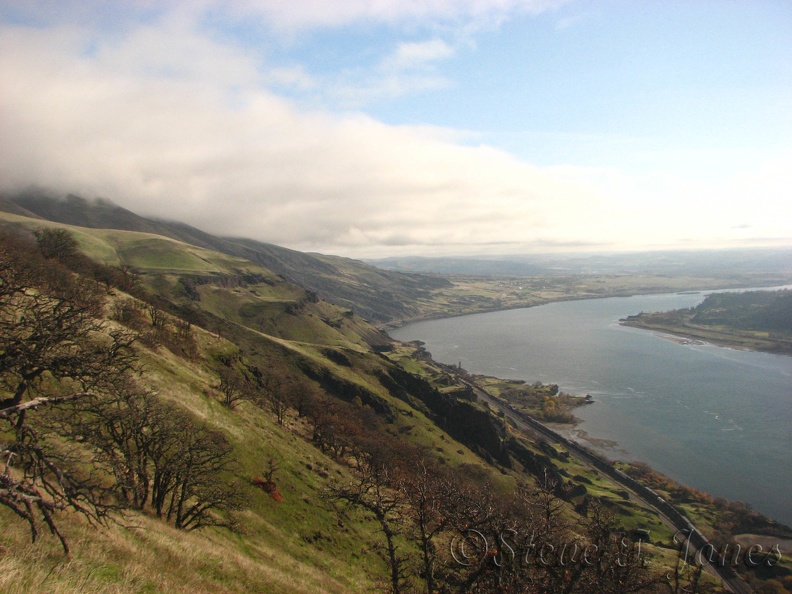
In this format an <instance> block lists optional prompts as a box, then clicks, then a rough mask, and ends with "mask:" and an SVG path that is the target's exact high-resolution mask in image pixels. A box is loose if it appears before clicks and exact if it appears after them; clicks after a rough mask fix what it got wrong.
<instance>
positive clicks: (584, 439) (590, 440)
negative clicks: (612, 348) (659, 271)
mask: <svg viewBox="0 0 792 594" xmlns="http://www.w3.org/2000/svg"><path fill="white" fill-rule="evenodd" d="M643 294H648V295H664V294H667V293H654V292H651V293H632V294H631V295H609V296H599V297H588V296H586V297H579V298H565V299H557V300H553V301H548V302H546V303H539V304H533V305H526V306H517V307H500V308H495V309H491V310H489V311H487V312H484V311H482V312H475V313H490V312H494V311H510V310H514V309H527V308H529V307H534V306H536V305H545V304H547V303H553V302H561V301H583V300H589V299H592V298H595V299H609V298H612V297H617V296H618V297H627V296H633V295H643ZM668 294H671V292H669V293H668ZM464 315H474V314H473V313H461V314H454V315H432V316H429V317H425V318H420V319H410V320H400V321H399V322H398V323H397V324H394V325H393V328H399V327H402V326H404V325H407V324H409V323H413V322H419V321H426V320H429V319H446V318H448V319H451V318H455V317H461V316H464ZM622 325H625V326H631V324H622ZM633 327H637V326H633ZM639 329H641V330H647V329H648V330H653V331H655V336H657V337H658V338H662V339H664V340H668V341H671V342H674V343H676V344H680V345H691V346H699V345H711V344H713V343H714V341H712V342H710V341H704V340H702V339H700V338H698V337H695V336H689V335H688V336H685V335H680V334H673V333H671V332H668V333H667V334H665V335H661V334H660V332H666V330H665V329H660V328H653V327H639ZM688 341H691V342H688ZM713 346H719V347H721V346H722V347H727V348H729V347H730V348H735V346H734V345H729V344H723V345H717V344H716V345H713ZM736 348H739V349H740V350H747V351H755V352H767V351H759V350H757V349H750V348H745V347H743V348H740V347H739V346H738V347H736ZM774 354H788V353H774ZM433 360H434V359H433ZM439 364H440V365H441V366H446V365H445V364H443V363H439ZM451 367H454V366H453V365H451ZM462 371H463V373H465V372H464V370H462ZM465 377H466V376H465ZM490 377H492V378H494V379H497V380H499V381H504V382H506V381H514V380H509V379H508V378H498V377H496V376H494V375H493V376H490ZM460 379H461V380H462V381H463V383H465V382H464V379H463V378H460ZM474 381H475V379H474ZM517 381H525V380H517ZM476 383H478V382H476ZM479 389H482V390H483V391H484V390H485V389H484V388H481V387H480V388H479ZM579 397H580V398H582V397H583V396H582V395H581V396H579ZM491 398H493V399H495V400H499V399H500V397H498V396H495V395H494V394H492V395H491ZM506 403H507V405H506V406H507V407H508V408H512V407H511V403H509V401H508V400H506ZM594 403H596V401H594ZM583 405H584V404H581V405H578V406H583ZM501 406H502V405H501ZM574 408H577V407H572V408H571V409H570V411H571V410H573V409H574ZM514 412H517V411H516V410H514ZM521 414H527V415H529V416H530V415H531V413H530V412H521ZM573 418H574V420H573V422H571V423H554V422H549V421H543V420H539V419H532V420H533V421H534V422H535V423H536V424H538V425H542V426H543V427H545V428H546V429H547V430H549V431H552V432H555V433H557V434H558V435H560V436H561V437H563V438H565V439H566V440H568V441H570V442H572V443H575V444H577V445H578V446H579V447H582V448H585V449H589V450H591V451H592V453H595V454H596V455H599V456H601V457H602V458H603V459H605V460H608V461H609V462H611V463H614V462H633V461H640V459H639V458H637V457H636V456H635V455H633V454H632V453H631V452H630V451H629V450H626V449H625V448H624V447H622V446H621V445H620V444H619V442H618V441H615V440H611V439H606V438H598V437H596V436H593V435H591V434H589V433H588V432H587V431H586V430H585V429H583V428H582V427H581V425H582V424H583V423H584V421H583V420H581V419H579V418H577V417H576V416H574V413H573ZM669 478H671V480H673V481H674V482H677V484H679V485H680V486H683V487H687V485H686V484H685V483H684V482H681V481H677V479H674V478H673V477H669ZM761 515H762V516H764V514H761ZM764 517H765V518H768V519H770V520H772V517H771V516H764ZM775 521H776V522H778V521H777V520H775ZM782 525H783V524H782Z"/></svg>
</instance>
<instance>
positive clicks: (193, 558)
mask: <svg viewBox="0 0 792 594" xmlns="http://www.w3.org/2000/svg"><path fill="white" fill-rule="evenodd" d="M2 221H3V224H4V228H5V230H4V232H3V233H2V235H3V238H2V242H0V256H2V260H1V261H0V313H2V316H0V321H1V322H2V323H3V328H4V332H3V334H2V339H0V363H2V365H0V374H1V375H2V377H1V378H0V379H2V383H0V431H2V443H3V444H4V445H3V450H2V453H3V458H4V460H5V461H6V466H7V469H6V471H5V474H3V475H0V476H2V480H3V481H5V482H4V483H3V485H0V521H2V524H3V527H4V530H3V531H2V535H1V536H0V547H2V548H0V590H2V591H4V592H6V591H7V592H38V591H42V590H46V591H52V592H85V591H115V592H139V591H154V592H171V591H179V590H183V591H190V592H250V591H261V592H318V591H321V592H371V591H399V592H407V591H412V590H419V591H448V592H463V591H470V590H474V591H480V592H495V591H502V585H503V583H505V582H506V583H509V584H511V585H512V587H513V588H514V589H517V590H524V589H526V588H527V589H528V590H527V591H535V590H533V589H532V588H534V586H532V585H530V584H536V583H537V582H539V581H541V582H542V583H543V584H545V585H544V586H543V588H544V589H543V591H558V588H560V587H562V585H563V586H564V587H565V588H567V589H568V591H570V592H580V593H584V592H585V593H586V594H596V593H597V592H602V593H603V594H605V593H606V592H613V591H615V590H614V588H617V589H618V588H619V587H620V586H618V585H617V584H619V583H621V584H623V585H624V584H630V588H631V589H633V590H640V591H645V592H652V591H668V590H666V589H665V586H664V585H663V581H662V575H663V573H664V571H672V570H673V567H674V559H675V556H676V555H677V553H678V551H677V548H678V547H677V546H676V543H675V542H674V540H673V534H674V529H673V528H672V527H670V525H669V524H667V523H666V522H665V521H664V520H663V519H662V518H660V517H659V516H658V513H657V511H656V510H655V509H653V508H652V507H651V506H649V505H647V504H646V503H645V501H643V500H642V499H640V498H639V497H636V495H635V494H634V493H631V492H630V491H629V490H626V489H625V487H624V486H623V485H621V484H620V483H619V482H618V481H615V480H613V478H612V477H611V476H609V475H608V474H607V473H603V472H601V471H600V470H597V469H596V468H595V467H593V466H592V465H591V464H590V463H587V462H585V461H583V460H581V459H579V458H577V457H576V456H575V455H573V454H571V450H570V448H569V447H565V446H564V445H563V444H551V443H548V442H547V441H546V440H544V439H541V438H540V436H539V434H537V433H535V432H532V431H530V430H527V431H526V430H525V429H523V428H521V427H520V426H519V425H517V424H515V422H514V421H513V420H511V417H510V416H509V415H505V414H504V413H503V411H501V410H498V409H497V408H493V405H490V404H488V401H487V400H482V399H481V398H479V396H477V391H478V390H480V388H475V389H473V388H472V387H471V383H470V382H471V381H476V380H475V379H474V378H468V377H466V376H465V375H464V374H463V373H462V372H461V370H455V369H453V368H449V367H445V366H442V365H439V364H437V363H435V362H434V361H432V360H431V358H429V357H428V356H427V355H426V353H425V352H423V351H422V349H420V347H418V346H417V345H403V344H399V343H395V342H393V341H391V340H390V339H389V338H388V337H387V335H384V334H382V333H381V332H380V331H379V330H377V329H376V328H375V327H374V326H372V325H371V324H369V323H368V322H366V321H365V320H363V319H361V318H360V317H359V316H358V315H356V313H355V312H352V311H350V310H349V309H346V308H341V307H338V306H336V305H334V304H332V303H329V302H327V301H324V300H323V299H321V298H320V296H319V295H317V294H316V293H315V292H313V291H312V290H308V289H306V288H304V287H301V286H299V285H297V284H294V283H292V282H289V281H288V280H286V279H284V278H283V277H281V276H280V275H278V274H276V273H274V272H273V271H271V270H269V269H267V268H263V267H261V266H260V265H259V264H257V263H255V262H252V261H250V260H246V259H243V258H240V257H237V256H233V255H229V254H226V253H221V252H217V251H212V250H209V249H206V248H202V247H198V246H195V245H194V244H190V243H185V242H182V241H179V240H176V239H173V238H170V237H165V236H162V235H157V234H154V233H152V232H151V231H120V230H112V229H102V228H88V227H80V226H74V225H64V224H58V223H54V222H50V221H44V220H41V219H35V218H30V217H27V216H22V215H20V214H4V215H3V216H2ZM354 266H355V265H354V264H350V267H354ZM350 269H351V268H350ZM363 270H366V269H365V268H363ZM53 312H54V313H58V312H63V314H62V315H60V314H59V315H58V316H55V317H53V316H52V314H53ZM74 313H76V314H77V317H76V318H73V317H71V316H72V314H74ZM64 316H65V317H64ZM78 338H79V339H78ZM34 369H35V370H37V371H36V373H37V374H38V375H35V376H33V375H30V374H31V373H32V370H34ZM490 384H491V386H492V387H491V388H488V389H492V390H493V391H494V393H496V394H497V395H498V398H499V399H505V400H508V397H509V394H510V393H512V392H514V391H515V389H514V385H512V384H508V385H505V386H504V387H503V388H499V387H498V383H497V381H495V380H492V381H491V382H490ZM546 392H547V394H548V397H553V396H552V394H553V390H552V389H549V390H547V391H546ZM86 394H90V395H86ZM58 398H60V399H65V400H53V399H58ZM41 399H43V400H41ZM48 399H49V400H48ZM493 402H495V401H494V400H493ZM117 409H120V410H121V411H122V412H123V414H120V415H119V414H116V413H115V412H114V411H115V410H117ZM131 421H136V423H131ZM137 421H139V423H137ZM130 423H131V424H130ZM121 435H126V436H128V438H126V437H125V438H123V439H122V438H121V437H120V436H121ZM157 444H160V445H157ZM190 444H192V445H190ZM207 444H208V445H207ZM155 445H156V446H157V447H154V446H155ZM209 446H211V448H210V449H206V448H207V447H209ZM212 448H214V449H212ZM201 452H205V453H206V456H205V457H204V458H201V457H200V456H198V457H196V456H197V454H198V453H201ZM202 460H203V462H202ZM133 461H134V464H133ZM44 462H46V464H44V465H43V466H42V463H44ZM195 464H199V466H197V467H195V466H194V465H195ZM196 468H197V470H195V469H196ZM168 469H170V470H168ZM187 469H193V470H191V471H190V472H187ZM165 470H168V472H169V473H171V474H168V473H164V471H165ZM53 473H54V474H56V475H57V476H59V477H61V478H60V479H59V480H58V481H52V480H51V478H52V476H53ZM163 473H164V474H163ZM167 476H170V477H171V478H170V479H167V480H165V477H167ZM156 477H160V478H159V479H157V478H156ZM149 478H153V479H154V480H151V481H149ZM67 479H68V480H67ZM144 479H145V480H144ZM163 481H164V482H163ZM663 489H665V490H664V491H663V493H664V495H665V496H666V497H668V499H669V500H671V501H673V500H675V499H674V498H675V497H676V498H679V500H680V501H682V500H683V499H684V500H685V501H686V502H687V503H685V505H686V508H685V510H686V513H687V514H689V516H690V517H691V518H692V519H694V521H696V522H697V524H698V523H699V522H701V524H700V526H701V528H702V530H705V531H706V532H707V533H708V536H711V537H717V538H730V537H731V534H730V533H729V532H728V530H727V528H726V526H731V525H733V526H734V527H735V529H739V530H740V531H741V532H747V531H753V532H758V531H761V530H764V531H765V532H766V533H769V534H783V530H782V528H780V527H778V526H777V525H775V524H773V523H772V522H768V521H766V520H764V519H762V518H760V517H758V516H756V515H753V514H751V513H749V512H746V511H745V510H740V509H739V508H735V509H734V510H731V511H730V510H729V509H726V508H717V507H713V504H712V501H711V500H708V499H707V498H706V497H705V496H703V495H697V494H695V493H692V492H691V491H690V490H687V491H686V490H684V489H680V490H678V491H677V490H676V489H677V487H675V486H674V485H673V484H670V483H663ZM24 502H26V503H24ZM179 502H181V503H179ZM182 504H183V505H182ZM26 506H29V507H26ZM27 510H30V512H29V513H28V511H27ZM185 510H187V511H185ZM189 510H196V511H195V514H197V515H194V516H193V515H190V513H188V512H189ZM26 514H27V515H26ZM196 518H197V519H196ZM713 518H714V519H713ZM199 524H204V525H205V526H204V527H201V528H200V529H199ZM97 529H98V530H97ZM471 530H474V531H475V532H471ZM630 530H639V531H643V530H649V531H650V533H651V542H649V543H643V544H642V546H636V545H637V542H640V539H639V540H638V541H636V542H633V541H629V542H631V543H632V544H629V545H625V544H624V543H625V542H627V541H624V540H623V539H624V534H625V533H626V532H625V531H627V532H629V531H630ZM504 531H505V532H504ZM639 533H641V534H642V532H639ZM477 534H481V535H486V536H485V539H486V544H485V545H484V546H483V542H482V541H479V542H476V541H475V540H471V536H474V535H477ZM504 535H505V536H507V537H508V539H509V540H508V542H509V547H510V549H509V550H512V551H513V552H519V553H520V555H523V554H524V555H528V554H530V552H531V551H532V550H534V549H532V548H531V547H532V546H533V545H535V541H534V539H536V538H539V539H541V540H540V542H543V543H546V544H547V546H548V547H552V549H548V550H561V547H562V546H563V545H564V544H568V543H571V542H580V543H588V544H590V545H591V546H593V547H596V548H595V549H592V550H598V551H601V555H600V556H599V557H598V559H597V562H598V564H599V566H600V567H607V568H610V569H608V573H607V574H597V573H596V572H594V571H592V570H590V567H589V566H588V565H586V564H582V563H580V559H579V558H578V560H577V561H578V562H577V563H575V564H566V565H563V566H561V565H559V564H558V563H552V564H542V563H538V562H537V563H531V564H529V565H521V564H517V565H513V566H511V569H509V570H507V571H504V570H503V569H502V568H503V567H504V566H503V564H501V563H494V562H493V558H496V557H493V556H496V555H497V554H498V553H497V549H496V548H494V547H495V544H496V543H500V542H501V541H500V539H501V538H504ZM31 536H35V537H36V538H35V542H31ZM460 538H463V539H466V540H465V541H464V542H465V543H466V544H465V545H464V547H463V548H462V549H459V548H458V545H459V543H460V542H461V541H460ZM455 543H456V544H455ZM490 543H491V544H492V547H493V548H491V546H490ZM66 544H67V545H68V547H69V554H68V555H65V554H64V551H63V549H64V548H65V546H66ZM455 547H456V548H455ZM482 547H483V548H482ZM504 550H505V549H501V552H503V551H504ZM465 551H466V552H465ZM463 553H464V556H463V559H462V562H460V560H459V559H460V557H459V555H460V554H463ZM525 558H527V557H525ZM646 562H648V563H649V564H648V565H646V564H645V563H646ZM780 569H782V570H783V571H786V572H788V569H786V567H785V566H780ZM772 575H783V574H772ZM678 577H679V580H680V584H687V583H689V582H691V581H692V580H695V579H698V578H696V576H695V572H694V571H692V567H691V568H687V569H685V570H684V571H683V572H682V574H680V575H679V576H678ZM504 581H505V582H504ZM713 583H714V581H713V580H711V579H710V578H707V579H705V584H709V585H712V584H713ZM625 587H626V586H625Z"/></svg>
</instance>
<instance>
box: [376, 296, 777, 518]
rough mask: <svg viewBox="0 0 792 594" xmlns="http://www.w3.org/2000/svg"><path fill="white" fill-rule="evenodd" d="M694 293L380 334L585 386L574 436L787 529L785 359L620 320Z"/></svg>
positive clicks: (679, 303) (574, 304)
mask: <svg viewBox="0 0 792 594" xmlns="http://www.w3.org/2000/svg"><path fill="white" fill-rule="evenodd" d="M703 298H704V294H703V293H702V294H664V295H642V296H634V297H626V298H625V297H616V298H607V299H592V300H583V301H566V302H559V303H551V304H548V305H542V306H539V307H533V308H528V309H515V310H509V311H499V312H492V313H485V314H475V315H469V316H463V317H457V318H448V319H442V320H429V321H424V322H417V323H413V324H409V325H406V326H403V327H401V328H397V329H395V330H391V331H390V335H391V336H392V337H393V338H395V339H397V340H403V341H410V340H421V341H423V342H424V343H426V349H427V350H428V351H429V352H431V353H432V356H433V357H434V358H435V359H436V360H437V361H441V362H444V363H458V362H460V361H461V363H462V366H463V367H464V368H465V369H466V370H467V371H468V372H470V373H476V374H485V375H492V376H497V377H504V378H514V379H522V380H526V381H527V382H530V383H533V382H535V381H541V382H544V383H556V384H558V385H559V386H560V388H561V390H562V391H564V392H569V393H571V394H577V395H585V394H591V396H593V398H594V400H595V403H594V404H591V405H588V406H584V407H580V408H577V409H575V415H576V416H577V417H579V418H580V419H581V420H582V423H581V424H580V425H578V427H577V428H576V429H574V430H572V431H570V432H569V434H570V435H571V436H572V437H574V438H576V439H578V440H580V441H582V442H584V443H585V444H586V445H589V446H593V447H595V449H599V450H600V451H601V452H603V453H604V454H605V455H606V456H607V457H609V458H611V459H627V460H641V461H644V462H646V463H648V464H649V465H650V466H652V467H653V468H655V469H656V470H659V471H660V472H662V473H664V474H666V475H668V476H670V477H671V478H673V479H675V480H677V481H679V482H681V483H683V484H686V485H689V486H691V487H695V488H698V489H702V490H704V491H707V492H709V493H711V494H712V495H715V496H721V497H725V498H727V499H732V500H739V501H745V502H747V503H749V504H750V505H751V506H752V507H753V508H754V509H756V510H757V511H760V512H762V513H764V514H765V515H767V516H769V517H771V518H773V519H776V520H778V521H780V522H783V523H784V524H786V525H792V472H790V469H792V357H788V356H783V355H775V354H768V353H757V352H751V351H741V350H735V349H729V348H724V347H717V346H712V345H691V344H679V343H678V342H674V341H672V340H668V337H665V338H663V337H661V336H660V335H658V334H656V333H654V332H652V331H648V330H642V329H637V328H628V327H625V326H621V325H620V324H619V323H618V320H619V319H621V318H625V317H627V316H628V315H634V314H638V313H640V312H642V311H647V312H648V311H667V310H671V309H678V308H683V307H691V306H694V305H696V304H698V303H700V302H701V301H702V300H703ZM589 439H591V441H589ZM609 441H610V442H615V443H613V444H609V443H608V442H609Z"/></svg>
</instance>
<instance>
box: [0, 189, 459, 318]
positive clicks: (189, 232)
mask: <svg viewBox="0 0 792 594" xmlns="http://www.w3.org/2000/svg"><path fill="white" fill-rule="evenodd" d="M0 210H3V211H6V212H11V213H12V214H19V215H22V216H34V217H39V218H42V219H46V220H48V221H53V222H57V223H64V224H68V225H79V226H83V227H89V228H95V229H118V230H123V231H139V232H145V233H154V234H157V235H162V236H165V237H170V238H173V239H177V240H179V241H183V242H184V243H188V244H190V245H194V246H197V247H202V248H205V249H210V250H214V251H218V252H221V253H224V254H228V255H231V256H236V257H239V258H245V259H247V260H250V261H251V262H255V263H256V264H258V265H260V266H263V267H265V268H267V269H269V270H271V271H272V272H274V273H276V274H280V275H282V276H283V277H284V278H286V279H287V280H289V281H291V282H293V283H296V284H298V285H301V286H303V287H305V288H306V289H309V290H311V291H315V292H316V293H317V294H318V295H319V296H320V297H322V298H323V299H325V300H327V301H329V302H330V303H333V304H335V305H339V306H341V307H346V308H349V309H353V310H354V311H355V313H357V314H358V315H360V316H361V317H363V318H365V319H368V320H370V321H371V322H374V323H384V322H388V321H391V320H394V319H401V318H409V317H413V316H415V315H417V314H418V309H417V308H415V307H413V306H412V305H411V304H412V303H415V301H416V299H420V298H422V297H428V296H429V292H430V291H431V290H432V289H437V288H441V287H448V286H451V283H449V282H448V281H447V280H445V279H442V278H438V277H432V276H427V275H422V274H415V273H405V272H396V271H387V270H382V269H379V268H376V267H374V266H372V265H369V264H366V263H364V262H360V261H358V260H352V259H349V258H341V257H337V256H324V255H321V254H306V253H303V252H299V251H296V250H291V249H288V248H284V247H280V246H277V245H273V244H269V243H264V242H259V241H254V240H250V239H233V238H224V237H217V236H215V235H211V234H210V233H206V232H204V231H201V230H200V229H196V228H195V227H191V226H190V225H186V224H184V223H178V222H172V221H160V220H154V219H148V218H145V217H142V216H140V215H137V214H135V213H133V212H132V211H130V210H127V209H125V208H123V207H121V206H118V205H117V204H114V203H113V202H111V201H109V200H103V199H97V200H91V201H89V200H86V199H84V198H81V197H79V196H75V195H72V194H70V195H68V196H65V197H61V196H57V195H55V194H52V193H49V192H46V191H43V190H38V189H31V190H27V191H24V192H21V193H19V194H15V195H11V196H8V197H7V198H5V199H4V200H3V201H2V202H0Z"/></svg>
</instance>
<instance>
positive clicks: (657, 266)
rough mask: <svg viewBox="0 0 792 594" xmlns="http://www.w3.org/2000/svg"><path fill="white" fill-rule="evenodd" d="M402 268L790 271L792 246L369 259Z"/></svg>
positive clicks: (508, 272) (511, 272)
mask: <svg viewBox="0 0 792 594" xmlns="http://www.w3.org/2000/svg"><path fill="white" fill-rule="evenodd" d="M366 262H367V263H369V264H372V265H374V266H377V267H378V268H384V269H386V270H396V271H401V272H417V273H423V274H427V273H435V274H461V275H482V276H532V275H563V274H599V275H625V274H630V275H645V274H652V275H675V276H700V277H712V276H720V277H725V276H728V275H733V274H755V273H763V274H790V273H792V248H791V247H786V248H785V247H768V248H744V249H719V250H695V251H693V250H674V251H651V252H631V253H630V252H619V253H586V252H579V253H544V254H525V255H503V256H489V257H486V256H467V257H429V258H426V257H417V256H401V257H391V258H382V259H372V260H366Z"/></svg>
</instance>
